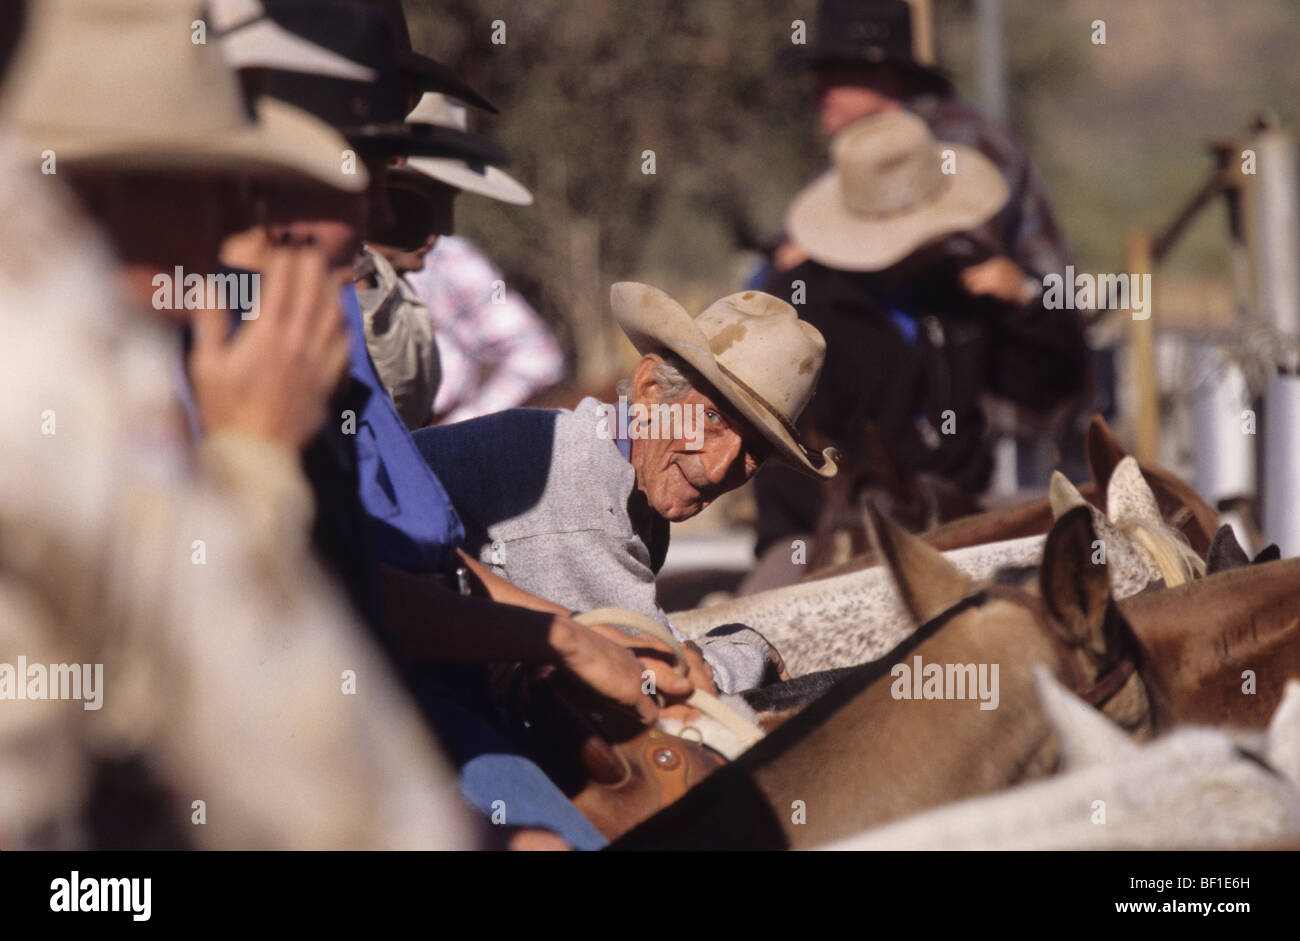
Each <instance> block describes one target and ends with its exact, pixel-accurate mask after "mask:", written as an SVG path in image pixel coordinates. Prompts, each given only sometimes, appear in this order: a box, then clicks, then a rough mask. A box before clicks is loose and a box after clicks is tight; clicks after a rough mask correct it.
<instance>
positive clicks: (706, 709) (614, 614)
mask: <svg viewBox="0 0 1300 941" xmlns="http://www.w3.org/2000/svg"><path fill="white" fill-rule="evenodd" d="M574 620H575V621H577V622H578V623H579V624H582V625H584V626H586V627H590V626H592V625H593V624H611V625H613V626H615V627H630V628H632V629H633V630H637V631H641V632H642V633H643V634H649V635H650V636H651V637H653V638H654V639H655V640H657V641H660V642H661V643H663V644H665V645H667V647H668V649H669V650H671V651H672V652H673V657H674V658H675V659H676V661H677V662H676V663H674V664H673V672H675V673H676V674H677V675H678V676H685V675H686V651H685V650H683V649H682V645H681V643H680V642H679V641H678V640H677V638H676V637H674V636H673V635H672V633H671V632H670V631H669V630H668V629H667V628H666V627H664V626H663V625H662V624H659V623H658V622H656V621H652V620H651V619H650V618H648V617H646V616H645V615H644V614H638V613H637V612H635V611H628V610H627V609H626V608H594V609H592V610H591V611H586V612H584V613H582V614H579V615H577V616H576V617H575V618H574ZM686 705H688V706H690V707H691V708H693V709H698V710H699V711H700V712H702V713H704V714H705V715H706V716H708V717H709V718H710V719H712V720H713V721H715V722H718V723H720V724H722V725H723V726H725V727H726V728H727V729H728V730H729V731H731V732H732V734H734V735H736V736H737V737H738V738H740V739H741V740H742V741H743V742H744V743H745V747H746V748H748V747H749V746H750V745H753V744H755V743H756V742H759V741H761V740H762V738H763V730H762V729H760V728H759V727H758V726H756V725H754V724H753V723H752V722H750V721H749V720H748V719H746V718H745V717H744V716H742V715H741V714H740V713H738V712H736V710H734V709H732V708H731V707H730V706H728V705H727V704H726V703H724V702H723V701H722V700H721V699H719V698H718V697H717V696H714V695H713V694H712V693H706V692H705V691H704V690H702V689H697V690H695V691H694V692H692V693H691V695H690V696H689V697H687V699H686Z"/></svg>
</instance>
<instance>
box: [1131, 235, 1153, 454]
mask: <svg viewBox="0 0 1300 941" xmlns="http://www.w3.org/2000/svg"><path fill="white" fill-rule="evenodd" d="M1125 256H1126V258H1127V266H1128V271H1129V273H1131V274H1135V275H1138V276H1141V275H1144V274H1149V273H1150V272H1151V237H1150V236H1149V235H1148V234H1147V233H1145V232H1131V233H1129V237H1128V245H1127V249H1126V252H1125ZM1152 293H1153V294H1154V293H1155V291H1154V288H1153V289H1152ZM1147 304H1148V308H1147V311H1148V314H1151V313H1152V311H1153V310H1154V306H1155V305H1154V304H1153V303H1152V299H1151V298H1150V297H1148V298H1147ZM1128 316H1129V325H1128V327H1129V330H1128V334H1129V351H1130V354H1131V355H1132V357H1133V381H1134V390H1133V392H1134V398H1135V400H1136V406H1137V408H1136V411H1137V414H1136V416H1135V417H1136V429H1135V430H1136V435H1137V442H1136V443H1137V458H1138V460H1140V461H1154V460H1155V459H1156V457H1157V451H1158V450H1159V446H1160V399H1159V392H1158V390H1157V388H1156V339H1155V317H1154V316H1148V317H1147V318H1146V319H1145V320H1134V319H1132V316H1133V315H1132V312H1131V311H1130V312H1128Z"/></svg>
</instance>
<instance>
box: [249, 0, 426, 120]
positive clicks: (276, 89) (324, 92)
mask: <svg viewBox="0 0 1300 941" xmlns="http://www.w3.org/2000/svg"><path fill="white" fill-rule="evenodd" d="M266 9H267V12H268V13H269V14H270V15H271V18H272V19H274V20H275V21H276V22H277V23H278V24H280V25H281V26H282V27H284V28H285V29H287V30H288V31H289V32H291V33H294V34H295V35H297V36H299V37H300V38H302V39H306V40H307V41H308V42H311V43H314V44H316V45H317V46H321V47H323V48H325V49H328V50H329V51H330V52H333V53H335V54H336V55H339V56H342V57H343V58H345V59H347V60H349V61H351V62H355V63H358V64H359V65H363V66H365V67H366V68H368V69H371V70H373V72H374V73H375V80H374V81H373V82H359V81H352V80H349V79H341V78H331V77H327V76H322V75H306V74H301V73H296V72H287V71H283V70H279V69H275V70H272V71H271V73H270V83H269V87H268V89H267V90H268V92H269V94H271V95H272V96H273V97H275V98H279V99H281V100H282V101H287V102H289V103H290V104H292V105H296V106H297V107H299V108H302V109H303V110H305V111H309V112H311V113H312V114H314V115H316V117H318V118H320V119H321V120H322V121H325V122H326V123H327V124H332V125H333V126H334V127H337V128H349V127H359V126H362V125H366V124H400V123H401V122H402V119H403V112H404V111H405V108H404V107H403V104H404V99H403V93H402V80H401V77H400V76H399V74H398V67H397V59H396V53H395V49H396V43H397V39H396V38H395V33H396V29H397V28H396V26H395V24H394V22H393V20H392V18H391V17H390V16H389V14H388V13H387V12H385V10H384V9H383V8H382V7H378V6H368V5H366V4H364V3H358V2H355V0H268V2H267V3H266Z"/></svg>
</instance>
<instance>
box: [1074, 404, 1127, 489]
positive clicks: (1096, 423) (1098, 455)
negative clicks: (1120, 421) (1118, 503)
mask: <svg viewBox="0 0 1300 941" xmlns="http://www.w3.org/2000/svg"><path fill="white" fill-rule="evenodd" d="M1083 454H1084V459H1085V460H1087V462H1088V470H1089V471H1091V473H1092V482H1093V483H1095V484H1096V485H1097V489H1098V490H1099V491H1100V492H1102V493H1105V492H1106V485H1107V484H1109V483H1110V475H1111V474H1112V473H1114V471H1115V467H1116V465H1117V464H1119V462H1120V461H1122V460H1124V458H1126V457H1128V451H1126V450H1125V449H1124V445H1122V444H1120V442H1119V439H1118V438H1116V437H1115V433H1114V432H1112V431H1111V430H1110V425H1108V424H1106V419H1104V418H1102V417H1101V416H1100V415H1093V416H1092V421H1090V422H1088V434H1087V435H1086V436H1085V437H1084V439H1083Z"/></svg>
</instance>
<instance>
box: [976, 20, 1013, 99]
mask: <svg viewBox="0 0 1300 941" xmlns="http://www.w3.org/2000/svg"><path fill="white" fill-rule="evenodd" d="M975 21H976V31H977V33H978V35H979V41H978V44H979V88H980V104H981V105H982V106H983V109H984V113H985V114H987V115H988V116H989V117H991V118H992V119H993V120H995V121H997V122H998V123H999V124H1006V123H1007V63H1006V53H1005V49H1004V47H1003V42H1002V38H1003V37H1002V0H976V3H975Z"/></svg>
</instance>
